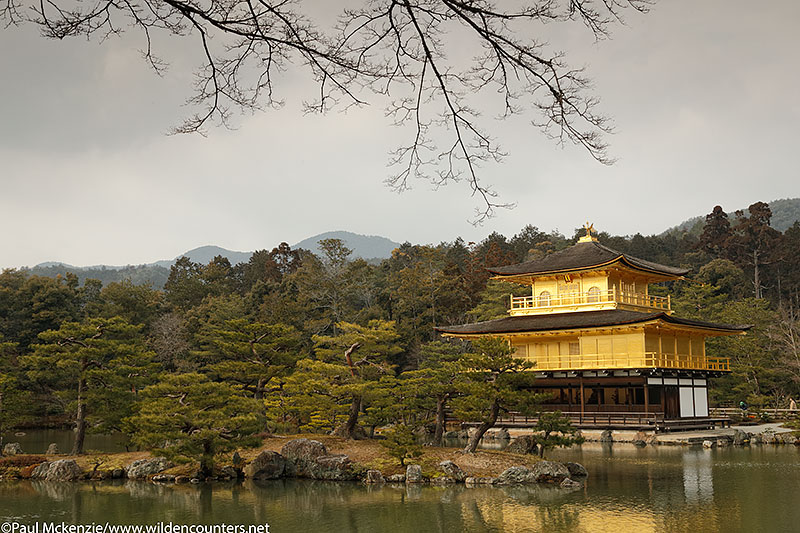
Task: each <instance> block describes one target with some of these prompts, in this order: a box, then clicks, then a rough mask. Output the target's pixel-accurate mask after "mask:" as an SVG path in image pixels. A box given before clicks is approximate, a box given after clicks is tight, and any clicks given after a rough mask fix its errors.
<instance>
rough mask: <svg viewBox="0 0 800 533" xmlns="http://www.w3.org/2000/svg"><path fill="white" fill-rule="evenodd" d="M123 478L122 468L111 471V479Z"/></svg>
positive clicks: (123, 471)
mask: <svg viewBox="0 0 800 533" xmlns="http://www.w3.org/2000/svg"><path fill="white" fill-rule="evenodd" d="M124 477H125V470H124V469H122V468H115V469H114V470H112V471H111V479H122V478H124Z"/></svg>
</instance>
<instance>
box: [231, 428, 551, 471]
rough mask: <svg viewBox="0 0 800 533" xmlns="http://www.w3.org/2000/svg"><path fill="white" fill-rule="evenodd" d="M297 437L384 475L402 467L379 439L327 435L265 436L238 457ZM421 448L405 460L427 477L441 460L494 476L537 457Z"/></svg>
mask: <svg viewBox="0 0 800 533" xmlns="http://www.w3.org/2000/svg"><path fill="white" fill-rule="evenodd" d="M299 438H308V439H312V440H317V441H320V442H321V443H323V444H324V445H325V447H326V448H327V449H328V453H343V454H345V455H347V456H349V457H350V459H352V460H353V461H355V462H356V463H359V464H361V465H364V466H365V467H367V468H374V469H377V470H380V471H381V472H383V474H384V475H391V474H400V473H405V467H401V466H400V464H399V463H398V461H397V460H396V459H395V458H393V457H390V456H389V455H388V454H387V453H386V449H385V448H384V447H383V446H381V445H380V442H379V441H377V440H370V439H365V440H347V439H343V438H341V437H333V436H330V435H313V434H303V435H285V436H273V437H268V438H266V439H264V445H263V446H262V447H261V448H259V449H257V450H248V451H247V452H245V453H242V457H244V458H245V459H248V460H249V459H252V458H253V457H255V456H256V455H258V453H259V452H260V451H261V450H272V451H276V452H279V451H280V450H281V448H282V447H283V445H284V444H286V443H287V442H288V441H290V440H292V439H299ZM422 450H423V455H422V457H418V458H416V459H410V460H408V461H407V462H411V463H417V464H419V465H421V466H422V470H423V473H424V474H425V475H428V476H436V475H442V474H441V473H440V471H439V466H438V465H439V463H440V462H442V461H445V460H450V461H453V462H454V463H455V464H457V465H458V466H459V467H460V468H461V469H462V470H463V471H464V472H466V473H467V475H468V476H476V477H494V476H497V475H499V474H500V473H501V472H502V471H503V470H505V469H506V468H509V467H511V466H517V465H529V464H531V463H533V462H536V461H538V460H539V459H538V458H537V457H534V456H531V455H518V454H513V453H506V452H501V451H496V450H478V451H476V452H475V453H473V454H466V453H463V452H462V451H461V448H436V447H432V446H425V447H423V449H422Z"/></svg>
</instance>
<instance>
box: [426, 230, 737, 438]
mask: <svg viewBox="0 0 800 533" xmlns="http://www.w3.org/2000/svg"><path fill="white" fill-rule="evenodd" d="M490 272H491V273H492V274H494V275H495V279H500V280H503V281H508V282H511V283H518V284H521V285H527V286H529V287H530V288H531V293H530V296H522V297H512V298H511V308H510V310H509V315H510V316H508V317H505V318H500V319H497V320H490V321H487V322H478V323H475V324H464V325H460V326H450V327H440V328H438V329H439V331H440V332H441V333H443V334H444V335H447V336H454V337H460V338H474V337H478V336H484V335H493V336H502V337H505V338H507V339H508V340H509V342H510V343H511V345H512V347H513V348H514V349H515V350H516V356H517V357H521V358H525V359H528V360H530V361H531V362H532V363H533V364H534V368H533V370H534V371H535V372H536V376H537V378H538V379H537V382H536V387H537V391H538V392H545V393H547V394H549V400H548V401H547V402H546V406H545V407H546V408H548V409H552V410H556V409H558V410H561V411H565V412H570V413H572V414H573V416H574V418H576V419H577V422H579V423H581V424H583V425H586V426H590V425H597V426H600V425H605V426H615V425H630V424H631V421H632V420H637V421H638V422H639V423H641V424H643V425H644V424H648V425H649V424H653V423H656V422H659V423H660V421H664V420H672V421H677V420H680V419H691V420H684V422H683V424H684V425H690V424H693V425H695V426H700V425H703V423H704V422H709V419H708V394H707V385H708V379H709V378H711V377H715V376H719V375H720V374H722V373H724V372H728V371H729V366H728V365H729V363H728V359H727V358H720V357H708V356H707V355H706V351H705V339H706V338H707V337H712V336H720V335H734V334H743V333H744V331H745V330H746V329H747V326H730V325H724V324H711V323H708V322H701V321H697V320H688V319H683V318H678V317H675V316H673V315H672V309H671V302H670V298H669V296H667V297H660V296H654V295H651V294H650V292H649V285H650V284H651V283H657V282H663V281H669V280H675V279H680V278H681V277H682V276H683V275H684V274H686V273H687V271H686V270H683V269H680V268H673V267H668V266H664V265H659V264H656V263H652V262H650V261H645V260H642V259H638V258H636V257H631V256H629V255H626V254H623V253H620V252H617V251H615V250H612V249H610V248H607V247H605V246H603V245H601V244H600V243H598V242H597V239H595V238H594V237H593V236H592V235H591V227H587V234H586V236H584V237H581V238H580V240H579V241H578V243H577V244H575V245H573V246H571V247H569V248H567V249H565V250H562V251H560V252H556V253H553V254H551V255H548V256H546V257H544V258H543V259H539V260H536V261H529V262H526V263H520V264H517V265H510V266H505V267H499V268H493V269H490ZM687 422H689V423H687ZM680 424H681V423H676V424H673V425H674V426H679V425H680Z"/></svg>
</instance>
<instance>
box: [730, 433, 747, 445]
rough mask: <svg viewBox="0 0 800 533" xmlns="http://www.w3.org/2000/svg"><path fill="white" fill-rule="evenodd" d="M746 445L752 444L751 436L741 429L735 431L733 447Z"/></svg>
mask: <svg viewBox="0 0 800 533" xmlns="http://www.w3.org/2000/svg"><path fill="white" fill-rule="evenodd" d="M745 444H750V435H748V434H747V433H745V432H744V431H742V430H741V429H735V430H734V431H733V445H734V446H744V445H745Z"/></svg>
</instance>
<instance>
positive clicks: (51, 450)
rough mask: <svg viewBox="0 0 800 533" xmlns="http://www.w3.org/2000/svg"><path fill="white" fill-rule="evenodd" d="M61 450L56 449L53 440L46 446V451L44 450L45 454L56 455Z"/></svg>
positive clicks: (56, 446) (56, 445)
mask: <svg viewBox="0 0 800 533" xmlns="http://www.w3.org/2000/svg"><path fill="white" fill-rule="evenodd" d="M60 453H61V451H60V450H59V449H58V444H56V443H55V442H51V443H50V446H48V447H47V451H46V452H45V454H46V455H58V454H60Z"/></svg>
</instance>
